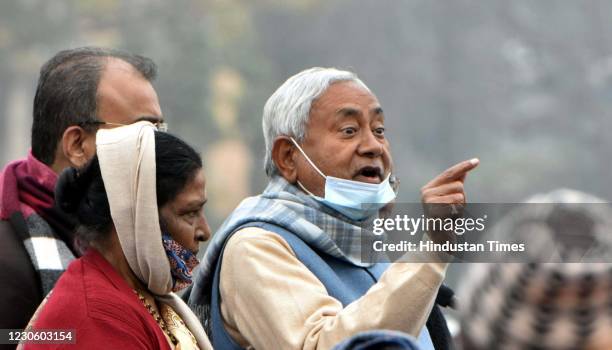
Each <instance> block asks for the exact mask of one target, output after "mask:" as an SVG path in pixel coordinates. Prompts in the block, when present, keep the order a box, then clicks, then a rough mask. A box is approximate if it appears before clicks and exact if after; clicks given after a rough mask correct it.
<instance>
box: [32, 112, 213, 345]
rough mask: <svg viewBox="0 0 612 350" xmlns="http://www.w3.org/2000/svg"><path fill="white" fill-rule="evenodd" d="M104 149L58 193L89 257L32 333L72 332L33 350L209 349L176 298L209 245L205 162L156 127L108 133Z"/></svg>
mask: <svg viewBox="0 0 612 350" xmlns="http://www.w3.org/2000/svg"><path fill="white" fill-rule="evenodd" d="M96 144H97V156H96V157H95V158H94V159H93V160H92V161H91V162H90V163H89V164H88V165H87V166H86V167H84V168H83V169H74V168H69V169H67V170H66V171H64V173H63V174H62V175H61V177H60V179H59V181H58V185H57V188H56V192H57V197H56V198H57V200H58V205H59V206H60V207H61V209H63V210H64V211H66V212H69V213H73V214H74V215H75V217H76V219H77V220H78V223H79V229H78V233H79V238H80V240H81V243H82V245H83V246H84V248H83V250H84V255H83V256H82V257H81V258H79V259H77V260H75V261H74V262H73V263H72V264H71V265H70V266H69V268H68V269H67V270H66V272H65V273H64V274H63V275H62V277H61V278H60V280H59V281H58V283H57V284H56V286H55V288H54V289H53V291H52V292H51V293H50V294H49V296H48V297H47V299H46V302H44V303H43V305H41V307H40V308H39V312H37V314H36V315H35V316H34V318H33V319H32V321H31V322H30V324H31V331H33V332H35V331H36V330H50V329H52V330H56V331H58V330H73V332H72V333H71V334H70V337H69V338H70V339H67V338H66V337H65V334H64V339H63V340H62V341H57V339H55V340H56V342H57V343H56V344H34V343H27V344H25V348H26V349H30V348H39V347H40V348H42V347H44V348H63V347H74V345H75V344H76V346H77V347H78V348H83V349H210V348H211V345H210V342H209V341H208V338H207V337H206V334H205V332H204V330H203V328H202V326H201V324H200V323H199V321H198V319H197V318H196V317H195V315H194V314H193V313H192V312H191V310H190V309H189V308H188V307H187V305H186V304H185V303H184V302H183V301H182V300H181V299H180V298H179V297H178V296H177V295H176V294H174V293H173V292H176V291H178V290H180V289H182V288H184V287H186V286H188V285H189V284H190V283H191V271H192V269H193V268H194V267H195V265H197V264H198V260H197V258H196V253H197V250H198V245H199V242H201V241H204V240H206V239H208V238H209V237H210V229H209V227H208V223H207V222H206V218H205V216H204V214H203V206H204V204H205V203H206V190H205V177H204V172H203V169H202V160H201V158H200V156H199V155H198V154H197V153H196V152H195V151H194V150H193V148H191V147H190V146H189V145H187V144H186V143H184V142H183V141H181V140H180V139H178V138H176V137H174V136H172V135H169V134H166V133H162V132H158V131H156V130H155V127H154V126H153V125H152V124H150V123H148V122H139V123H136V124H132V125H128V126H122V127H118V128H113V129H103V130H100V131H98V134H97V140H96ZM57 334H59V333H57ZM58 343H59V344H58ZM68 343H72V344H68Z"/></svg>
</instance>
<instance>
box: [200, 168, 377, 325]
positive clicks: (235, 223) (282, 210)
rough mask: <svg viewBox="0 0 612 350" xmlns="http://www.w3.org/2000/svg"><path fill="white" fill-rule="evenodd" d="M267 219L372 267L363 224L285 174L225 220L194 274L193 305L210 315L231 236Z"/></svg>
mask: <svg viewBox="0 0 612 350" xmlns="http://www.w3.org/2000/svg"><path fill="white" fill-rule="evenodd" d="M251 222H266V223H270V224H274V225H277V226H280V227H283V228H285V229H287V230H288V231H291V232H293V233H294V234H295V235H297V236H298V237H299V238H300V239H302V240H303V241H304V242H306V243H307V244H308V245H309V246H311V247H313V249H315V250H316V251H318V252H322V253H326V254H329V255H331V256H333V257H336V258H338V259H342V260H344V261H347V262H349V263H351V264H353V265H356V266H362V267H364V266H371V265H372V264H371V263H365V262H362V260H364V261H368V260H366V259H362V255H361V239H362V227H361V226H360V223H359V222H354V221H350V220H349V219H348V218H346V217H344V216H342V215H341V214H339V213H338V212H336V211H334V210H333V209H331V208H328V207H327V206H325V205H323V204H321V203H319V202H317V201H316V200H315V199H313V198H312V197H311V196H309V195H308V194H305V193H304V192H302V191H301V190H300V189H299V188H298V187H296V186H294V185H292V184H290V183H288V182H287V181H286V180H285V179H284V178H283V177H281V176H275V177H273V178H272V179H271V180H270V182H269V184H268V186H267V187H266V189H265V190H264V192H263V193H262V194H261V195H259V196H254V197H249V198H246V199H245V200H243V201H242V202H241V203H240V205H238V207H237V208H236V209H235V210H234V211H233V212H232V213H231V214H230V216H229V217H228V218H227V219H226V220H225V222H224V223H223V225H222V226H221V228H220V229H219V231H217V232H216V233H215V234H214V236H213V239H212V241H211V242H210V244H209V246H208V248H207V250H206V254H205V255H204V258H203V260H202V263H201V264H200V265H199V266H198V268H197V269H196V271H195V273H194V284H193V290H192V291H191V293H190V299H189V302H190V306H192V307H193V308H194V309H195V310H196V313H197V314H200V315H202V314H206V313H207V310H206V307H205V305H206V304H208V300H209V298H210V289H211V285H212V279H213V274H214V271H215V265H216V263H217V261H218V260H219V257H220V255H221V253H222V251H223V246H224V244H225V241H226V240H227V238H228V237H229V236H230V235H231V234H232V233H233V232H234V231H236V230H237V229H238V228H240V227H241V226H243V225H245V224H248V223H251Z"/></svg>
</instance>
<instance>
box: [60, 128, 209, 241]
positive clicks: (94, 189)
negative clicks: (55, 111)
mask: <svg viewBox="0 0 612 350" xmlns="http://www.w3.org/2000/svg"><path fill="white" fill-rule="evenodd" d="M155 164H156V170H155V181H156V191H157V207H158V208H161V207H163V206H164V205H165V204H166V203H168V202H169V201H171V200H172V199H174V198H175V197H176V196H177V195H178V194H179V193H180V192H181V191H182V190H183V189H184V188H185V186H186V185H187V183H188V182H189V181H191V180H192V179H193V178H194V176H195V175H196V173H197V171H198V170H199V169H201V168H202V158H201V157H200V155H199V154H198V153H197V152H196V151H195V150H194V149H193V148H192V147H191V146H189V145H188V144H187V143H185V142H184V141H183V140H181V139H179V138H177V137H175V136H172V135H170V134H168V133H163V132H158V131H156V132H155ZM55 196H56V197H55V198H56V203H57V206H58V207H59V208H60V209H61V210H63V211H64V212H66V213H69V214H73V215H74V216H75V218H76V219H77V221H78V225H79V227H78V229H77V234H78V236H79V238H80V239H81V240H83V241H85V243H90V242H93V241H100V240H104V239H105V238H106V237H107V236H108V233H109V232H110V230H111V228H112V225H113V220H112V217H111V213H110V206H109V203H108V196H107V194H106V189H105V188H104V181H103V180H102V173H101V171H100V163H99V161H98V157H97V156H95V157H94V158H93V159H92V160H91V161H90V162H89V163H88V164H87V165H86V166H85V167H83V168H82V169H76V168H67V169H66V170H64V172H62V174H61V175H60V177H59V179H58V181H57V185H56V187H55Z"/></svg>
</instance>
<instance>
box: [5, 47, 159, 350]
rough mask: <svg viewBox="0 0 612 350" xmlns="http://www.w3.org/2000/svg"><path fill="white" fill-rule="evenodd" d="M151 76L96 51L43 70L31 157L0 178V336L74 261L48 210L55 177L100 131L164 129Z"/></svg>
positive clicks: (70, 239)
mask: <svg viewBox="0 0 612 350" xmlns="http://www.w3.org/2000/svg"><path fill="white" fill-rule="evenodd" d="M156 71H157V68H156V66H155V63H154V62H153V61H152V60H150V59H148V58H145V57H142V56H138V55H133V54H130V53H127V52H122V51H118V50H111V49H103V48H95V47H84V48H77V49H71V50H65V51H61V52H59V53H57V54H56V55H55V56H54V57H52V58H51V59H50V60H49V61H48V62H46V63H45V64H44V65H43V66H42V68H41V70H40V77H39V80H38V86H37V89H36V95H35V97H34V107H33V123H32V144H31V150H30V152H29V153H28V155H27V157H26V158H24V159H20V160H16V161H13V162H11V163H9V164H8V165H7V166H6V167H5V168H4V169H3V170H2V173H0V266H2V269H0V285H1V286H2V288H1V289H0V310H2V313H0V328H13V329H23V328H24V327H25V326H26V324H27V323H28V320H29V319H30V317H31V316H32V314H33V313H34V311H35V310H36V308H37V307H38V305H39V304H40V302H41V301H42V300H43V298H44V297H45V295H47V293H48V292H49V291H50V290H51V289H52V288H53V286H54V284H55V282H56V281H57V280H58V278H59V277H60V275H61V274H62V272H63V271H64V270H65V269H66V267H67V266H68V264H69V262H70V261H71V260H72V259H73V258H74V257H75V256H78V255H79V254H80V249H79V247H78V242H75V240H74V225H73V223H72V221H71V220H70V218H68V217H66V216H65V215H63V214H62V213H61V212H60V211H59V210H57V209H56V206H55V199H54V188H55V182H56V180H57V177H58V174H59V173H60V172H61V171H62V170H63V169H64V168H66V167H69V166H73V167H79V166H82V165H84V164H85V163H86V162H87V161H89V160H90V159H91V158H92V157H93V155H94V154H95V132H96V130H97V129H98V128H100V127H113V126H117V125H123V124H131V123H134V122H136V121H138V120H149V121H151V122H153V123H155V124H157V125H158V126H160V125H162V124H163V118H162V113H161V108H160V106H159V101H158V98H157V93H156V92H155V89H154V88H153V85H152V84H151V82H152V81H153V80H154V78H155V76H156V74H157V72H156ZM164 125H165V124H164ZM9 127H10V126H9ZM0 347H1V346H0ZM10 347H13V346H12V345H11V346H10Z"/></svg>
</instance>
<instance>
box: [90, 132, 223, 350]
mask: <svg viewBox="0 0 612 350" xmlns="http://www.w3.org/2000/svg"><path fill="white" fill-rule="evenodd" d="M154 131H155V127H154V126H153V124H151V123H150V122H146V121H142V122H138V123H134V124H131V125H127V126H123V127H119V128H113V129H100V130H99V131H98V133H97V135H96V146H97V154H98V160H99V162H100V170H101V172H102V179H103V181H104V187H105V188H106V194H107V196H108V202H109V205H110V210H111V216H112V218H113V223H114V224H115V229H116V230H117V235H118V237H119V243H120V244H121V248H122V250H123V253H124V254H125V257H126V259H127V262H128V264H129V265H130V268H131V269H132V271H133V272H134V274H135V275H136V276H137V277H138V279H140V281H141V282H143V283H144V284H145V285H146V286H147V289H148V290H149V291H150V292H151V293H153V294H155V295H156V298H157V299H158V300H159V301H162V302H164V303H166V304H168V305H170V307H172V308H173V309H174V310H175V312H176V313H177V314H178V315H179V316H180V317H181V318H182V319H183V321H184V322H185V324H186V325H187V327H188V328H189V330H190V331H191V332H192V333H193V335H194V336H195V338H196V340H197V342H198V345H199V347H200V349H211V348H212V346H211V345H210V342H209V340H208V337H207V336H206V333H205V332H204V329H203V328H202V325H201V324H200V322H199V320H198V319H197V317H196V316H195V315H194V314H193V312H192V311H191V310H190V309H189V307H188V306H187V305H186V304H185V303H184V302H183V301H182V300H181V299H180V298H179V297H178V296H176V295H175V294H174V293H171V290H172V276H171V273H170V263H169V262H168V259H167V258H166V252H165V251H164V247H163V244H162V240H161V235H162V233H161V228H160V225H159V211H158V208H157V193H156V187H155V174H156V167H155V134H154Z"/></svg>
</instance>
